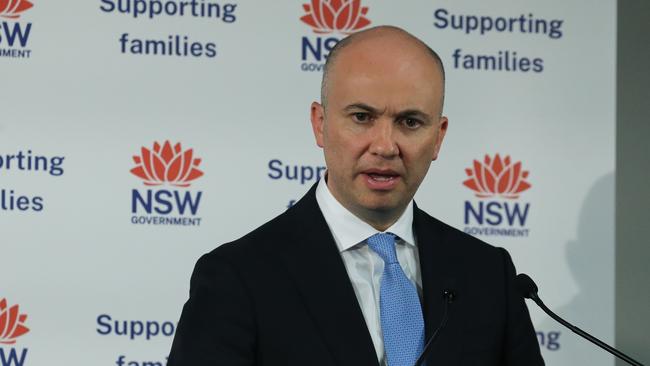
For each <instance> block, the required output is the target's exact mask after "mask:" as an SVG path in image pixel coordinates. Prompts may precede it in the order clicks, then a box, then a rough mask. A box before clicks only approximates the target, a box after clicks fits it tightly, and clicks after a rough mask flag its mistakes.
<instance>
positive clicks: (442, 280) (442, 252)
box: [413, 206, 463, 365]
mask: <svg viewBox="0 0 650 366" xmlns="http://www.w3.org/2000/svg"><path fill="white" fill-rule="evenodd" d="M413 230H414V232H415V235H416V238H417V242H418V252H419V255H420V272H421V274H422V289H423V293H424V296H423V297H424V299H423V304H422V306H423V315H424V323H425V329H426V339H427V340H428V339H429V337H431V335H432V334H433V332H434V331H435V329H436V328H438V326H439V325H440V322H441V321H442V316H443V313H444V299H443V291H445V290H446V289H450V290H454V292H456V294H457V296H462V294H458V290H459V289H460V286H461V285H462V282H463V278H462V277H461V276H462V274H460V273H459V272H458V270H457V268H455V267H454V265H453V263H460V262H459V261H457V258H453V257H454V256H455V255H457V254H458V253H456V251H455V250H453V245H454V243H451V242H449V240H448V236H447V235H446V228H445V227H444V225H443V224H442V223H440V222H438V221H437V220H435V219H433V218H431V217H430V216H429V215H427V214H426V213H425V212H424V211H422V210H420V209H419V208H417V206H415V212H414V215H413ZM454 310H455V309H454V304H453V303H452V304H450V305H449V310H448V311H449V315H448V319H447V324H446V326H445V328H444V329H442V330H441V331H440V334H439V335H438V339H437V340H436V341H435V343H434V344H433V348H432V349H431V351H430V353H429V357H428V358H427V360H429V362H428V364H433V365H436V364H440V365H454V364H457V363H458V362H459V359H460V345H461V339H460V337H461V334H460V329H461V319H459V318H458V317H454V316H455V315H456V314H458V312H455V311H454Z"/></svg>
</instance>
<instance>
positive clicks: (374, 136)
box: [369, 118, 399, 158]
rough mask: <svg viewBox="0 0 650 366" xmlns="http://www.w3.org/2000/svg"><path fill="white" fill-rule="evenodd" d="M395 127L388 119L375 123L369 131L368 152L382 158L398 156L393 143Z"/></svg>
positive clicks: (397, 150) (397, 148)
mask: <svg viewBox="0 0 650 366" xmlns="http://www.w3.org/2000/svg"><path fill="white" fill-rule="evenodd" d="M395 132H396V131H395V125H394V123H393V121H392V120H390V119H388V118H381V119H378V120H376V121H375V124H374V126H373V128H372V129H371V136H370V138H371V141H370V147H369V152H370V153H371V154H373V155H377V156H381V157H383V158H392V157H394V156H396V155H399V147H398V146H397V143H396V142H395Z"/></svg>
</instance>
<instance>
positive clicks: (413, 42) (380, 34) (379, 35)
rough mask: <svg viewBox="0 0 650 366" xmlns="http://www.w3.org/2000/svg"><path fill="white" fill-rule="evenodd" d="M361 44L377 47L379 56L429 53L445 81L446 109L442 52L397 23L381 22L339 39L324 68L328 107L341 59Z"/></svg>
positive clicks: (324, 94)
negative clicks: (328, 99) (389, 24)
mask: <svg viewBox="0 0 650 366" xmlns="http://www.w3.org/2000/svg"><path fill="white" fill-rule="evenodd" d="M358 48H363V49H365V50H367V51H369V52H373V51H374V54H375V55H377V54H378V55H379V56H377V57H393V54H392V53H391V52H396V51H401V52H409V53H412V54H413V56H414V57H417V56H423V55H424V56H426V58H427V59H428V61H429V64H430V66H431V67H433V68H434V69H435V70H436V72H438V73H439V76H440V79H441V81H442V85H440V86H439V87H440V89H441V90H442V95H441V99H440V111H441V113H442V104H443V102H444V83H445V69H444V66H443V64H442V60H441V59H440V56H438V54H437V53H436V52H435V51H434V50H433V49H431V47H429V46H428V45H427V44H426V43H424V42H422V41H421V40H420V39H419V38H417V37H415V36H413V35H412V34H410V33H408V32H407V31H405V30H403V29H401V28H398V27H394V26H378V27H373V28H369V29H366V30H364V31H361V32H357V33H354V34H352V35H350V36H348V37H346V38H344V39H342V40H341V41H339V42H338V43H337V44H336V46H334V48H332V50H331V51H330V53H329V55H328V57H327V61H326V62H325V67H324V68H323V79H322V83H321V103H322V104H323V107H325V109H327V96H328V93H329V89H330V85H331V82H332V79H333V77H332V74H334V73H335V72H337V64H338V63H339V62H338V61H339V59H340V58H342V56H345V55H346V54H347V53H350V51H352V50H355V49H358ZM420 58H421V57H420Z"/></svg>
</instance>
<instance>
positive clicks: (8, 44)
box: [0, 0, 34, 58]
mask: <svg viewBox="0 0 650 366" xmlns="http://www.w3.org/2000/svg"><path fill="white" fill-rule="evenodd" d="M33 6H34V4H32V3H31V2H29V1H27V0H0V57H7V58H29V57H30V56H31V53H32V51H31V50H30V49H28V48H27V44H28V41H29V35H30V33H31V31H32V23H27V22H21V21H19V19H20V17H21V16H22V14H23V13H24V12H25V11H26V10H29V9H31V8H32V7H33Z"/></svg>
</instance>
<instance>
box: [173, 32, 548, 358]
mask: <svg viewBox="0 0 650 366" xmlns="http://www.w3.org/2000/svg"><path fill="white" fill-rule="evenodd" d="M321 93H322V95H321V103H322V104H320V103H316V102H314V103H313V104H312V106H311V122H312V127H313V131H314V135H315V138H316V143H317V145H318V146H320V147H321V148H323V150H324V154H325V161H326V164H327V174H326V178H325V180H321V181H320V182H319V183H317V184H316V185H315V186H314V187H312V189H311V190H310V191H309V192H308V193H307V194H306V195H305V196H304V197H303V198H302V199H301V200H300V201H299V202H298V203H296V204H295V205H294V206H293V207H291V208H290V209H288V210H287V211H286V212H285V213H283V214H281V215H280V216H278V217H276V218H275V219H273V220H271V221H270V222H268V223H266V224H264V225H263V226H261V227H260V228H258V229H256V230H254V231H253V232H251V233H249V234H248V235H246V236H244V237H243V238H241V239H238V240H236V241H234V242H232V243H228V244H224V245H222V246H220V247H218V248H217V249H215V250H214V251H212V252H211V253H209V254H206V255H204V256H203V257H201V259H199V261H198V263H197V264H196V268H195V270H194V273H193V275H192V279H191V289H190V298H189V300H188V301H187V303H186V304H185V307H184V308H183V313H182V315H181V320H180V322H179V325H178V328H177V333H176V336H175V339H174V343H173V346H172V351H171V354H170V357H169V363H168V365H170V366H208V365H209V366H216V365H278V366H279V365H323V366H325V365H350V366H352V365H354V366H359V365H364V366H365V365H388V366H399V365H404V366H407V365H409V366H410V365H412V364H413V363H414V362H415V360H416V359H417V357H418V355H419V354H420V353H421V352H422V349H423V345H424V343H425V341H426V339H428V338H429V337H431V335H432V334H433V333H434V331H435V330H436V328H438V325H439V324H440V323H441V321H442V319H443V314H444V313H447V315H448V316H447V323H446V325H445V327H444V328H442V329H441V330H440V333H439V336H438V338H437V340H436V342H435V343H434V344H433V347H432V348H431V352H430V353H429V354H428V355H429V356H428V358H427V359H426V362H427V364H428V365H466V366H470V365H471V366H480V365H486V366H487V365H494V366H496V365H509V366H513V365H521V366H524V365H525V366H538V365H543V364H544V361H543V360H542V358H541V355H540V351H539V346H538V344H537V340H536V337H535V333H534V330H533V327H532V324H531V321H530V316H529V314H528V310H527V308H526V305H525V304H524V301H523V299H522V298H521V296H519V295H518V294H517V293H516V291H515V289H514V287H513V279H514V276H515V269H514V266H513V264H512V261H511V260H510V257H509V255H508V253H507V252H506V251H505V250H503V249H499V248H494V247H492V246H489V245H487V244H485V243H483V242H481V241H479V240H478V239H475V238H473V237H471V236H468V235H466V234H464V233H462V232H460V231H458V230H456V229H454V228H452V227H450V226H448V225H446V224H444V223H442V222H440V221H438V220H436V219H434V218H433V217H431V216H429V215H428V214H426V213H425V212H424V211H422V210H420V209H418V208H417V206H416V205H415V203H414V202H413V196H414V195H415V192H416V191H417V189H418V187H419V185H420V183H421V182H422V180H423V179H424V177H425V175H426V173H427V171H428V168H429V165H430V163H431V161H433V160H436V159H437V157H438V152H439V151H440V146H441V144H442V141H443V139H444V136H445V133H446V131H447V125H448V120H447V118H446V117H444V116H442V104H443V99H444V70H443V67H442V62H441V61H440V58H439V57H438V55H437V54H436V53H435V52H434V51H432V50H431V49H430V48H429V47H428V46H426V45H425V44H424V43H423V42H422V41H420V40H419V39H417V38H415V37H414V36H412V35H410V34H408V33H407V32H405V31H403V30H401V29H398V28H395V27H377V28H372V29H369V30H366V31H363V32H359V33H356V34H354V35H352V36H350V37H348V38H346V39H344V40H343V41H341V42H339V44H338V45H337V46H336V47H335V49H334V50H332V52H331V53H330V55H329V58H328V60H327V65H326V67H325V71H324V75H323V85H322V91H321ZM446 290H447V291H449V290H451V291H452V292H453V294H454V299H453V302H451V303H449V302H448V300H449V298H445V296H443V294H444V293H445V291H446Z"/></svg>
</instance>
